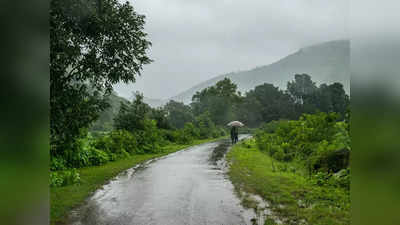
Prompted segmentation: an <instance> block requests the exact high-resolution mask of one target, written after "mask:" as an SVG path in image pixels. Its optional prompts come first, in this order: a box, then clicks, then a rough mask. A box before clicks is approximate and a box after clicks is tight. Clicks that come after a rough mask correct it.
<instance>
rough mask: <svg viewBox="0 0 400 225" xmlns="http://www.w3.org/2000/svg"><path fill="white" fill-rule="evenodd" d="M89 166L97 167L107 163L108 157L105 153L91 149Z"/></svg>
mask: <svg viewBox="0 0 400 225" xmlns="http://www.w3.org/2000/svg"><path fill="white" fill-rule="evenodd" d="M89 160H90V164H91V165H93V166H99V165H103V164H105V163H107V162H108V161H110V157H109V156H108V155H107V153H105V152H103V151H100V150H97V149H95V148H91V155H90V158H89Z"/></svg>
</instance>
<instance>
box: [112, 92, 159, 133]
mask: <svg viewBox="0 0 400 225" xmlns="http://www.w3.org/2000/svg"><path fill="white" fill-rule="evenodd" d="M150 111H151V108H150V106H149V105H147V104H146V103H144V102H143V95H141V94H139V93H137V94H136V97H135V99H134V100H133V101H132V102H128V103H124V102H121V107H120V110H119V112H118V114H117V116H116V117H115V118H114V128H115V129H117V130H127V131H130V132H132V133H133V132H136V131H137V130H144V129H145V128H144V126H145V124H144V120H145V119H146V118H149V113H150Z"/></svg>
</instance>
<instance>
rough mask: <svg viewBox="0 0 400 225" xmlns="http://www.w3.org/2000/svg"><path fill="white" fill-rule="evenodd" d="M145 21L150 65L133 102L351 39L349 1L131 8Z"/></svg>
mask: <svg viewBox="0 0 400 225" xmlns="http://www.w3.org/2000/svg"><path fill="white" fill-rule="evenodd" d="M130 2H131V3H132V5H133V6H134V8H135V10H136V11H137V12H138V13H140V14H144V15H146V26H145V30H146V32H147V33H148V34H149V39H150V41H151V42H152V43H153V46H152V47H151V49H150V51H149V54H150V57H151V58H152V59H153V60H154V62H153V63H152V64H149V65H146V66H145V67H144V70H143V73H142V77H139V78H138V79H137V81H136V83H134V84H128V85H126V84H119V85H116V86H115V90H116V91H117V93H118V94H119V95H121V96H124V97H131V96H132V92H133V91H139V92H142V93H143V94H144V95H145V96H146V97H149V98H158V99H167V98H169V97H172V96H175V95H177V94H179V93H180V92H182V91H185V90H186V89H188V88H190V87H192V86H194V85H196V84H198V83H200V82H202V81H205V80H208V79H210V78H213V77H215V76H217V75H221V74H224V73H228V72H234V71H238V70H247V69H252V68H254V67H256V66H260V65H267V64H270V63H273V62H275V61H277V60H279V59H280V58H282V57H285V56H287V55H288V54H291V53H293V52H295V51H297V50H298V49H299V48H301V47H305V46H308V45H312V44H317V43H320V42H325V41H330V40H337V39H345V38H348V36H349V35H348V19H349V1H348V0H334V1H332V0H130Z"/></svg>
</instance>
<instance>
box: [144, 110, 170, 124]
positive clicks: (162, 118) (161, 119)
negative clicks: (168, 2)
mask: <svg viewBox="0 0 400 225" xmlns="http://www.w3.org/2000/svg"><path fill="white" fill-rule="evenodd" d="M167 114H168V112H167V111H166V110H165V109H163V108H155V109H154V108H151V110H150V116H149V117H150V119H153V120H155V121H156V123H157V128H159V129H170V128H171V124H170V123H169V120H168V118H167Z"/></svg>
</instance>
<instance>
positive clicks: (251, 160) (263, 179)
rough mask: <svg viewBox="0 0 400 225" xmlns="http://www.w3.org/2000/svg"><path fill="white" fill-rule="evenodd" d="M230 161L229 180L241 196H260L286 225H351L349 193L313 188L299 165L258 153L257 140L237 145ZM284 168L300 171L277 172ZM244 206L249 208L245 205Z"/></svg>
mask: <svg viewBox="0 0 400 225" xmlns="http://www.w3.org/2000/svg"><path fill="white" fill-rule="evenodd" d="M227 159H228V160H229V161H230V162H231V167H230V171H229V176H230V179H231V180H232V183H233V185H234V186H235V189H236V191H237V192H238V194H240V193H241V192H242V191H244V192H248V193H253V194H257V195H259V196H261V197H262V198H263V199H265V200H266V201H268V202H269V204H270V208H271V210H272V211H273V212H274V215H275V216H277V217H278V218H279V219H281V220H282V221H283V222H284V224H302V221H303V222H306V224H310V225H346V224H350V196H349V193H348V191H345V190H343V189H340V188H333V187H320V186H316V185H312V184H310V182H309V180H308V179H307V177H306V176H304V171H303V169H301V168H299V166H298V165H294V164H288V163H286V165H284V163H279V162H277V161H275V160H273V159H272V158H270V157H269V156H268V155H267V154H265V153H263V152H260V151H259V150H258V149H257V147H256V146H255V143H254V140H252V139H250V140H248V141H245V142H242V143H239V144H237V145H235V146H234V147H233V149H232V150H231V151H230V152H229V153H228V155H227ZM282 166H286V167H288V166H289V167H290V166H293V167H296V168H297V171H295V172H294V171H291V172H282V171H279V169H277V168H282ZM242 203H244V205H245V206H246V201H244V202H242ZM248 207H251V205H248ZM265 224H272V223H271V221H266V223H265Z"/></svg>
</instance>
